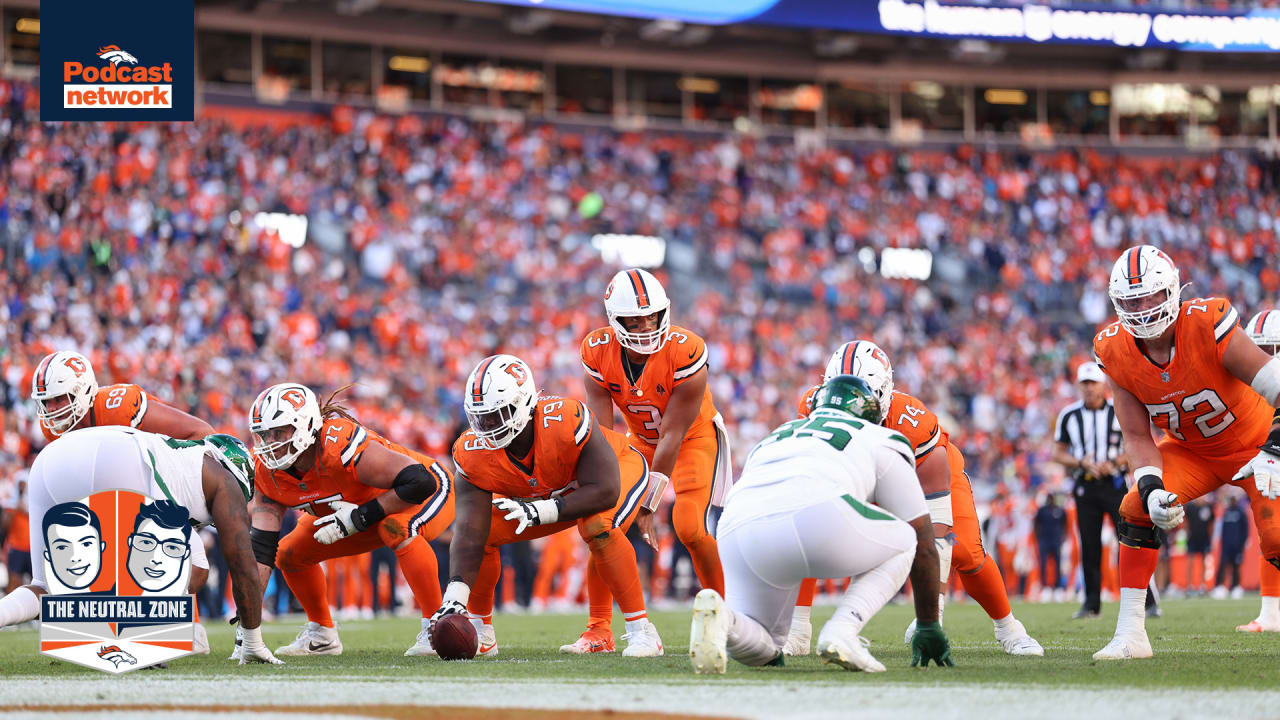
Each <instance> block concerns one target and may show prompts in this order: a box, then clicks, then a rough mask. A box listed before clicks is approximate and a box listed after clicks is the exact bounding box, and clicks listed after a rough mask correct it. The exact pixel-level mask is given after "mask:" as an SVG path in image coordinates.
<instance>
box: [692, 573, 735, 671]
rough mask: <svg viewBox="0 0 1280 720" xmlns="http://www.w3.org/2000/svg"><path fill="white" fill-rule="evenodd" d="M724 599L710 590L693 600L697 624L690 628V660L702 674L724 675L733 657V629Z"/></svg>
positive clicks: (694, 617) (699, 593) (702, 592)
mask: <svg viewBox="0 0 1280 720" xmlns="http://www.w3.org/2000/svg"><path fill="white" fill-rule="evenodd" d="M727 620H728V619H727V618H726V617H725V609H724V599H723V598H721V597H720V593H718V592H716V591H715V590H712V589H711V588H707V589H705V590H701V591H699V592H698V594H697V596H695V597H694V598H693V624H692V625H691V626H690V628H689V659H690V660H692V661H693V671H694V672H695V673H697V674H698V675H723V674H724V670H725V666H726V665H727V664H728V660H729V654H728V652H727V651H726V650H725V645H726V644H727V643H728V642H729V627H728V622H727Z"/></svg>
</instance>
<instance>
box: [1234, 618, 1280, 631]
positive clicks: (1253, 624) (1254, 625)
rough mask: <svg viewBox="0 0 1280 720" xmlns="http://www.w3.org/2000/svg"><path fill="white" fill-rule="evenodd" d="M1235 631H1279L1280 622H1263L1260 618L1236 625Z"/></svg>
mask: <svg viewBox="0 0 1280 720" xmlns="http://www.w3.org/2000/svg"><path fill="white" fill-rule="evenodd" d="M1236 632H1247V633H1264V632H1280V622H1263V620H1262V619H1261V618H1257V619H1254V620H1250V621H1249V622H1248V623H1246V624H1244V625H1237V626H1236Z"/></svg>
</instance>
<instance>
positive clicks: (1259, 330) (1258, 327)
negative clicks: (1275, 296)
mask: <svg viewBox="0 0 1280 720" xmlns="http://www.w3.org/2000/svg"><path fill="white" fill-rule="evenodd" d="M1270 314H1271V311H1270V310H1266V311H1264V312H1263V313H1262V314H1261V315H1259V316H1258V324H1257V325H1254V326H1253V331H1254V332H1255V333H1258V334H1261V333H1262V326H1263V325H1266V324H1267V316H1268V315H1270Z"/></svg>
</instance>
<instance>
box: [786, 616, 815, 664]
mask: <svg viewBox="0 0 1280 720" xmlns="http://www.w3.org/2000/svg"><path fill="white" fill-rule="evenodd" d="M812 642H813V624H812V623H810V622H809V621H808V620H807V619H805V620H802V619H800V618H798V617H793V618H791V632H790V633H788V634H787V642H786V644H785V645H783V646H782V654H783V655H789V656H793V657H798V656H801V655H808V654H809V645H810V643H812Z"/></svg>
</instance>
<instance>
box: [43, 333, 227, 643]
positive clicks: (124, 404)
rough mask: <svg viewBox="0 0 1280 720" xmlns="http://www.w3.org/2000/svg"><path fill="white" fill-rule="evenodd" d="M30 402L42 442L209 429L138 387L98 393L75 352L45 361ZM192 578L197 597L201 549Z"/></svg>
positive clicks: (203, 578)
mask: <svg viewBox="0 0 1280 720" xmlns="http://www.w3.org/2000/svg"><path fill="white" fill-rule="evenodd" d="M31 399H32V400H34V401H35V403H36V417H37V418H39V420H40V431H41V432H43V433H44V439H45V440H47V441H49V442H53V441H54V440H55V439H57V438H58V437H61V436H62V435H65V434H66V433H69V432H71V431H72V430H81V429H83V428H89V427H101V426H103V425H124V426H127V427H133V428H138V429H139V430H142V431H145V432H151V433H156V434H158V435H166V436H168V437H171V438H176V439H178V440H203V439H204V438H205V437H207V436H209V435H212V434H213V427H211V426H210V425H209V423H207V422H205V421H203V420H201V419H200V418H197V417H192V416H191V415H188V414H187V413H185V412H182V411H181V410H179V409H177V408H175V407H172V406H170V405H167V404H165V403H163V402H161V401H159V400H157V399H155V398H153V397H149V396H148V395H147V393H146V392H144V391H143V390H142V388H140V387H138V386H137V385H132V384H127V383H121V384H118V385H108V386H106V387H104V388H99V387H98V377H97V375H95V374H94V372H93V365H91V364H90V363H89V358H87V357H85V356H84V355H81V354H80V353H78V352H75V351H74V350H59V351H58V352H55V353H50V354H48V355H45V356H44V358H43V359H42V360H40V363H39V364H38V365H36V371H35V372H34V373H32V375H31ZM191 548H192V553H191V575H190V577H189V578H188V580H187V583H188V584H187V590H188V592H190V593H192V594H195V593H198V592H200V588H203V587H204V584H205V582H207V581H208V579H209V559H208V558H207V557H206V556H205V553H204V544H203V543H202V542H196V543H192V544H191ZM195 627H196V643H195V648H196V650H195V653H196V654H197V655H208V654H209V636H208V633H207V632H206V631H205V629H204V625H202V624H200V622H199V617H197V618H196V623H195Z"/></svg>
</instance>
